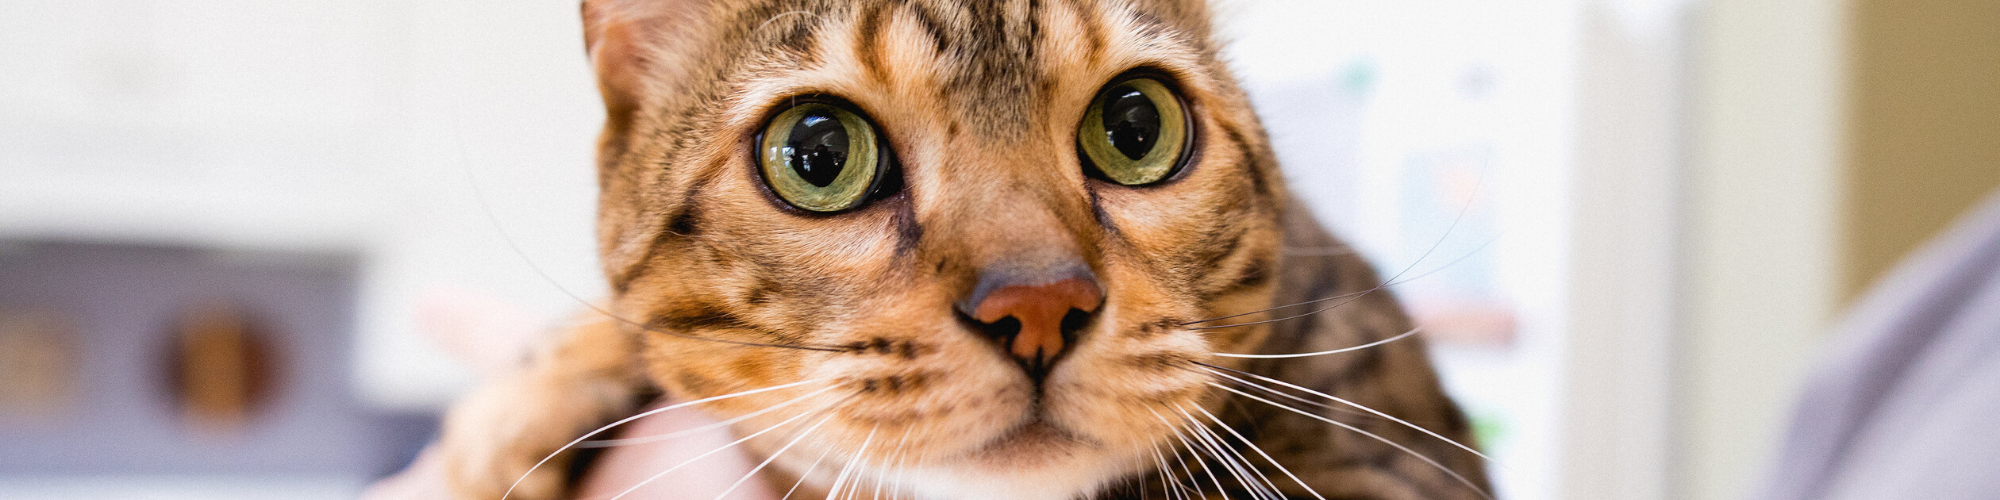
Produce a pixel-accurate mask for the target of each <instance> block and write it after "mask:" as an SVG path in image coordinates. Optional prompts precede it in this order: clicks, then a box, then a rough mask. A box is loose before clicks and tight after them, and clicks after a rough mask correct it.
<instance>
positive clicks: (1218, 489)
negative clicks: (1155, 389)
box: [1146, 408, 1229, 500]
mask: <svg viewBox="0 0 2000 500" xmlns="http://www.w3.org/2000/svg"><path fill="white" fill-rule="evenodd" d="M1146 411H1153V409H1152V408H1147V409H1146ZM1153 416H1154V417H1155V418H1159V419H1160V422H1161V423H1165V424H1167V427H1169V428H1172V429H1173V430H1174V438H1176V439H1179V440H1180V441H1181V445H1183V446H1186V447H1187V450H1188V456H1191V457H1194V463H1196V464H1199V465H1201V471H1202V472H1203V473H1205V474H1207V475H1208V481H1209V482H1211V483H1215V493H1216V494H1217V495H1221V496H1222V500H1229V488H1227V487H1225V486H1223V485H1222V480H1221V479H1217V478H1216V476H1215V471H1214V470H1212V469H1209V468H1208V461H1207V460H1203V459H1202V458H1201V450H1200V449H1197V448H1195V447H1194V443H1193V442H1190V441H1188V438H1187V436H1185V435H1182V434H1181V427H1180V426H1178V425H1174V423H1173V422H1169V421H1167V417H1166V416H1163V415H1160V412H1157V411H1153ZM1217 460H1220V459H1219V458H1218V459H1217ZM1195 484H1201V483H1200V481H1196V483H1195Z"/></svg>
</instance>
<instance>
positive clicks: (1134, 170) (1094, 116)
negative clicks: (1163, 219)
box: [1076, 77, 1190, 186]
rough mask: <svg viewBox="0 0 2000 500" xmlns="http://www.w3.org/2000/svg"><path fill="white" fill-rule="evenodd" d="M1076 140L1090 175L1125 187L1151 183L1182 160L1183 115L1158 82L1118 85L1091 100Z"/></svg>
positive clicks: (1185, 143) (1170, 91)
mask: <svg viewBox="0 0 2000 500" xmlns="http://www.w3.org/2000/svg"><path fill="white" fill-rule="evenodd" d="M1076 140H1077V148H1078V149H1080V150H1082V151H1083V154H1084V156H1085V160H1086V165H1085V169H1086V170H1088V171H1090V173H1091V174H1093V175H1095V176H1098V177H1102V178H1104V179H1106V180H1109V181H1112V182H1116V183H1119V184H1123V185H1127V186H1138V185H1143V184H1152V183H1155V182H1159V181H1160V180H1161V179H1165V178H1167V177H1169V176H1172V175H1173V174H1174V172H1175V171H1178V170H1179V169H1180V167H1181V162H1182V160H1183V159H1185V158H1186V157H1187V154H1186V153H1187V149H1188V143H1189V142H1190V141H1188V120H1187V113H1186V111H1184V110H1183V108H1182V107H1181V100H1180V97H1178V96H1176V95H1174V92H1173V89H1171V88H1169V87H1167V86H1166V84H1163V83H1160V82H1159V81H1158V80H1154V79H1151V78H1143V77H1141V78H1131V79H1126V80H1120V81H1117V82H1116V83H1113V84H1111V85H1109V86H1106V87H1105V88H1104V90H1103V91H1101V92H1098V94H1097V98H1096V99H1093V100H1091V103H1090V109H1089V110H1088V111H1085V112H1084V115H1083V123H1082V124H1081V126H1079V127H1077V137H1076Z"/></svg>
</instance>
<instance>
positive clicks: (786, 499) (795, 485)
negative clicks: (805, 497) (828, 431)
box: [778, 448, 833, 500]
mask: <svg viewBox="0 0 2000 500" xmlns="http://www.w3.org/2000/svg"><path fill="white" fill-rule="evenodd" d="M832 453H833V448H827V449H826V451H822V452H819V458H815V459H813V463H812V465H810V466H807V467H806V471H805V472H804V473H801V474H799V480H798V481H793V482H792V489H789V490H785V496H782V497H778V500H792V493H796V492H798V491H799V485H802V484H806V478H807V477H812V473H813V472H815V471H818V470H819V463H820V462H821V461H824V460H826V456H827V455H830V454H832Z"/></svg>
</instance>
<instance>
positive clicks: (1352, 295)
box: [1181, 236, 1500, 330]
mask: <svg viewBox="0 0 2000 500" xmlns="http://www.w3.org/2000/svg"><path fill="white" fill-rule="evenodd" d="M1495 241H1500V237H1499V236H1495V237H1493V238H1492V239H1488V240H1486V242H1485V243H1481V244H1480V245H1479V247H1478V248H1474V249H1472V250H1471V251H1468V252H1466V253H1465V255H1460V256H1458V258H1456V259H1452V260H1451V262H1446V263H1444V265H1442V266H1438V267H1437V269H1432V270H1429V271H1425V272H1424V273H1423V274H1419V275H1416V276H1411V277H1410V278H1408V279H1404V280H1400V281H1397V280H1395V279H1394V278H1391V280H1390V281H1386V282H1383V283H1382V284H1380V285H1375V286H1373V287H1369V288H1368V289H1367V290H1362V291H1359V292H1349V293H1345V294H1341V295H1335V296H1331V297H1323V298H1318V299H1313V300H1308V301H1305V302H1299V303H1296V304H1286V305H1282V306H1278V307H1272V308H1266V309H1260V310H1256V311H1250V312H1244V313H1237V314H1232V315H1228V316H1221V317H1216V318H1209V319H1205V320H1200V321H1189V322H1186V323H1181V326H1187V325H1195V324H1201V323H1208V322H1212V321H1221V320H1225V319H1229V318H1238V317H1243V316H1249V315H1252V314H1257V313H1262V312H1269V311H1275V310H1279V309H1284V308H1288V307H1297V306H1303V305H1309V304H1317V303H1321V302H1326V301H1329V300H1337V299H1343V298H1345V299H1347V300H1343V301H1340V302H1339V303H1336V304H1334V305H1330V306H1326V307H1323V308H1319V309H1314V310H1313V311H1312V312H1307V313H1303V314H1294V315H1291V316H1285V317H1282V318H1274V319H1267V320H1262V321H1251V322H1246V323H1232V324H1227V325H1211V326H1196V327H1190V328H1188V329H1189V330H1220V329H1223V328H1236V327H1239V326H1255V325H1262V324H1267V323H1277V322H1280V321H1286V320H1293V319H1298V318H1303V317H1307V316H1312V315H1316V314H1319V313H1323V312H1327V311H1331V310H1334V309H1339V308H1340V307H1341V306H1345V305H1347V304H1349V303H1351V302H1354V301H1356V300H1361V298H1362V297H1365V296H1368V295H1369V294H1372V293H1375V292H1378V291H1381V290H1382V289H1385V288H1388V287H1392V286H1397V285H1402V284H1404V283H1409V282H1411V281H1416V280H1418V279H1421V278H1423V277H1425V276H1430V275H1432V274H1437V273H1439V272H1442V271H1444V270H1446V269H1450V268H1451V266H1454V265H1457V264H1458V263H1459V262H1463V261H1464V260H1465V259H1470V258H1472V256H1474V255H1479V253H1480V252H1481V251H1484V250H1486V247H1487V246H1490V245H1492V244H1493V242H1495ZM1406 271H1407V269H1406ZM1400 275H1401V274H1400V273H1399V274H1398V276H1400Z"/></svg>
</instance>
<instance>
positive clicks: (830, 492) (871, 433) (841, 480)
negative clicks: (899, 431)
mask: <svg viewBox="0 0 2000 500" xmlns="http://www.w3.org/2000/svg"><path fill="white" fill-rule="evenodd" d="M879 430H882V425H881V424H876V425H875V427H873V428H870V429H868V437H867V438H864V439H862V440H861V447H860V448H856V449H855V450H854V459H853V460H849V461H847V466H845V467H841V468H840V475H839V476H836V477H834V478H833V487H832V488H829V489H827V492H826V499H827V500H833V499H834V498H835V497H837V496H839V495H840V490H841V487H842V486H845V485H847V478H848V474H849V473H852V472H854V468H855V466H856V465H857V464H860V463H861V460H862V458H861V457H862V456H864V455H867V454H868V445H869V444H870V443H874V442H875V432H876V431H879Z"/></svg>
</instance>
